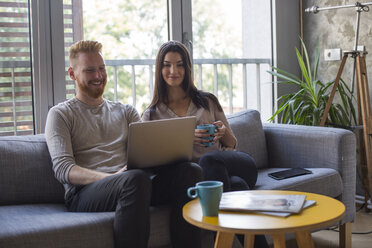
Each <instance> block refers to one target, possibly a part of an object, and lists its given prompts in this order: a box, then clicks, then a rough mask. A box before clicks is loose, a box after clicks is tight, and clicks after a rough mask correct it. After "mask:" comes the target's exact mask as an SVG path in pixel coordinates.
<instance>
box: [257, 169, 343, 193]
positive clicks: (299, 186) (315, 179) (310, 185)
mask: <svg viewBox="0 0 372 248" xmlns="http://www.w3.org/2000/svg"><path fill="white" fill-rule="evenodd" d="M286 169H289V168H270V169H262V170H259V171H258V178H257V183H256V186H255V188H254V189H255V190H271V189H275V190H294V191H302V192H310V193H316V194H321V195H326V196H330V197H338V196H340V195H341V194H342V193H343V192H342V188H343V184H342V179H341V176H340V173H338V172H337V171H336V170H335V169H330V168H306V169H307V170H310V171H312V174H306V175H302V176H297V177H291V178H286V179H283V180H275V179H273V178H271V177H269V176H268V174H269V173H272V172H276V171H282V170H286Z"/></svg>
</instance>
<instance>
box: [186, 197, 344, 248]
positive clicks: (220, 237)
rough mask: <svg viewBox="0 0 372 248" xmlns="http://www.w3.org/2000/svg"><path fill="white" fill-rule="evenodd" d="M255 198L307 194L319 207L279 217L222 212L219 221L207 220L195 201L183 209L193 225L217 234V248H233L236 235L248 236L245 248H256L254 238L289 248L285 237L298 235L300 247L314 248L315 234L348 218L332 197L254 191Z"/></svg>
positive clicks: (214, 219) (245, 240)
mask: <svg viewBox="0 0 372 248" xmlns="http://www.w3.org/2000/svg"><path fill="white" fill-rule="evenodd" d="M249 192H250V193H252V194H286V195H287V194H304V195H306V200H315V201H316V204H315V205H314V206H311V207H309V208H306V209H303V210H302V211H301V212H300V213H299V214H293V215H291V216H288V217H277V216H271V215H264V214H256V213H241V212H225V211H220V212H219V214H218V217H205V216H203V213H202V209H201V206H200V203H199V200H198V199H196V200H192V201H190V202H188V203H187V204H186V205H185V206H184V207H183V217H184V218H185V220H186V221H187V222H189V223H191V224H192V225H195V226H197V227H200V228H203V229H207V230H212V231H217V237H216V241H215V246H214V247H215V248H225V247H226V248H227V247H232V243H233V239H234V234H244V235H245V238H244V247H245V248H247V247H253V244H254V235H256V234H268V235H271V236H272V237H273V242H274V247H275V248H279V247H285V237H284V234H285V233H295V234H296V240H297V244H298V247H300V248H301V247H311V248H313V247H314V243H313V240H312V237H311V233H310V231H311V230H314V229H317V228H321V227H326V226H330V225H332V224H335V223H336V222H337V221H339V220H341V219H342V218H343V216H344V215H345V205H344V204H343V203H341V202H340V201H338V200H336V199H333V198H331V197H328V196H324V195H318V194H313V193H305V192H297V191H279V190H254V191H249Z"/></svg>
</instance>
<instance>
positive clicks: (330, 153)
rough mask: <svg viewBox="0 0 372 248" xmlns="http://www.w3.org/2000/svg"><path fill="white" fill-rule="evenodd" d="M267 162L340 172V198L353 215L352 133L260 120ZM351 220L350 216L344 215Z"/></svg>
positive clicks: (354, 143)
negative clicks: (341, 185) (341, 184)
mask: <svg viewBox="0 0 372 248" xmlns="http://www.w3.org/2000/svg"><path fill="white" fill-rule="evenodd" d="M264 133H265V139H266V146H267V153H268V161H269V163H268V166H269V167H280V168H286V167H304V168H332V169H335V170H337V171H338V172H339V173H340V176H341V179H342V183H343V190H342V192H343V193H342V195H341V196H340V200H341V201H342V202H343V203H344V204H345V206H346V208H347V209H348V211H347V213H346V215H348V214H350V215H355V211H354V210H355V188H356V137H355V134H354V133H353V132H351V131H348V130H345V129H339V128H330V127H314V126H301V125H289V124H271V123H270V124H264ZM345 219H349V220H353V219H354V218H353V216H345Z"/></svg>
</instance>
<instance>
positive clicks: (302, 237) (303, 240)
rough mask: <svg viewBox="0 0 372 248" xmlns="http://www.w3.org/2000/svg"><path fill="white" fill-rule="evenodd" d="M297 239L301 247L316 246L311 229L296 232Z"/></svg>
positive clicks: (311, 247)
mask: <svg viewBox="0 0 372 248" xmlns="http://www.w3.org/2000/svg"><path fill="white" fill-rule="evenodd" d="M296 240H297V245H298V247H299V248H314V242H313V238H312V237H311V233H310V231H302V232H296Z"/></svg>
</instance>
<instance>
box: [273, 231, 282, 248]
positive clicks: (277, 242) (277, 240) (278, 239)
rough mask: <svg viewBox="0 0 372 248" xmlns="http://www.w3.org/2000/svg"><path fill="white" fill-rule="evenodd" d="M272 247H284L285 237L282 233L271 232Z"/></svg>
mask: <svg viewBox="0 0 372 248" xmlns="http://www.w3.org/2000/svg"><path fill="white" fill-rule="evenodd" d="M271 236H272V237H273V242H274V248H285V237H284V234H272V235H271Z"/></svg>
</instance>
